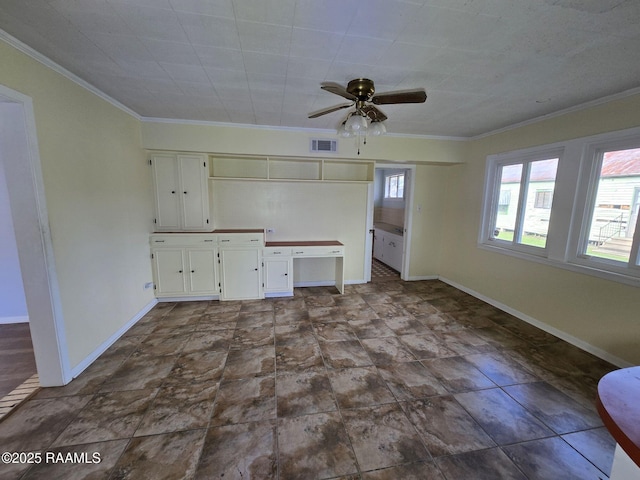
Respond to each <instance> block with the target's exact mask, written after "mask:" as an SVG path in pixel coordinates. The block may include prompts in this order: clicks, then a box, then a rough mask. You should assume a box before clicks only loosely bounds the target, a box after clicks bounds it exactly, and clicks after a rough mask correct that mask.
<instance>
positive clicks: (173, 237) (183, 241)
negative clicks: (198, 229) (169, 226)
mask: <svg viewBox="0 0 640 480" xmlns="http://www.w3.org/2000/svg"><path fill="white" fill-rule="evenodd" d="M149 243H150V244H151V246H152V247H156V248H160V247H190V246H201V247H206V246H211V247H214V246H216V245H217V243H218V239H217V236H216V235H214V234H211V233H192V234H188V235H185V234H180V233H176V234H162V235H151V237H150V240H149Z"/></svg>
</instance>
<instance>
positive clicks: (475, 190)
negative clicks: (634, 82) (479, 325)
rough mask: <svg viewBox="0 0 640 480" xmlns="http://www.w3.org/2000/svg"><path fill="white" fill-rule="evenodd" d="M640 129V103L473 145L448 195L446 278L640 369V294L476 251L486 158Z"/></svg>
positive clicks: (454, 172)
mask: <svg viewBox="0 0 640 480" xmlns="http://www.w3.org/2000/svg"><path fill="white" fill-rule="evenodd" d="M638 125H640V95H637V96H634V97H628V98H625V99H624V100H620V101H615V102H609V103H607V104H603V105H599V106H597V107H593V108H590V109H587V110H581V111H577V112H573V113H569V114H566V115H563V116H558V117H555V118H551V119H548V120H545V121H541V122H537V123H535V124H532V125H529V126H524V127H521V128H518V129H514V130H510V131H507V132H504V133H501V134H496V135H491V136H488V137H485V138H481V139H477V140H474V141H471V142H469V151H468V154H467V156H466V163H464V164H461V165H457V166H452V167H449V168H448V171H449V172H450V174H449V176H448V178H447V179H446V184H445V187H444V188H443V191H442V193H443V197H442V205H443V207H444V208H445V211H444V213H443V222H444V223H443V227H444V228H443V241H442V255H441V264H440V265H441V266H440V272H441V275H442V276H443V277H445V278H447V279H449V280H451V281H453V282H455V283H457V284H459V285H462V286H464V287H465V288H468V289H469V290H471V291H474V292H477V293H479V294H481V295H484V296H486V297H488V298H490V299H492V300H494V301H496V302H499V303H500V304H502V305H505V306H507V307H509V308H511V309H513V310H514V311H516V312H519V313H521V314H523V315H524V316H526V317H528V318H531V319H534V320H536V321H539V322H542V323H543V324H545V325H547V326H548V327H550V328H552V329H555V330H557V331H559V332H563V334H566V335H567V336H568V337H569V338H572V339H575V340H576V341H577V343H580V344H581V345H582V346H586V347H588V348H590V349H591V350H592V351H593V352H595V353H598V354H599V355H604V356H607V357H608V358H609V359H610V360H615V361H616V362H617V363H618V364H620V363H621V362H622V363H625V362H626V363H629V364H636V365H637V364H640V348H638V346H639V345H640V291H639V289H638V287H633V286H630V285H624V284H621V283H617V282H614V281H610V280H604V279H601V278H597V277H593V276H590V275H586V274H582V273H574V272H571V271H568V270H563V269H561V268H557V267H552V266H548V265H542V264H539V263H535V262H531V261H526V260H522V259H518V258H515V257H510V256H507V255H502V254H498V253H494V252H489V251H487V250H483V249H480V248H478V246H477V238H478V229H479V225H480V219H481V207H482V195H483V184H484V174H485V163H486V157H487V155H490V154H495V153H500V152H507V151H511V150H517V149H521V148H526V147H531V146H535V145H546V144H550V143H553V142H557V141H562V140H568V139H572V138H578V137H583V136H588V135H594V134H597V133H604V132H609V131H616V130H623V129H626V128H631V127H635V126H638Z"/></svg>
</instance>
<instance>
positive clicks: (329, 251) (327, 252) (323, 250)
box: [291, 245, 344, 257]
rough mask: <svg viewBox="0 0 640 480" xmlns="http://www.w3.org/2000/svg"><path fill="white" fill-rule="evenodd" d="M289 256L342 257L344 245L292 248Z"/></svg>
mask: <svg viewBox="0 0 640 480" xmlns="http://www.w3.org/2000/svg"><path fill="white" fill-rule="evenodd" d="M291 255H292V256H294V257H343V256H344V245H339V246H338V245H337V246H330V247H324V246H318V247H293V248H292V249H291Z"/></svg>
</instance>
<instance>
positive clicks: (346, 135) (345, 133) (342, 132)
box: [338, 122, 355, 138]
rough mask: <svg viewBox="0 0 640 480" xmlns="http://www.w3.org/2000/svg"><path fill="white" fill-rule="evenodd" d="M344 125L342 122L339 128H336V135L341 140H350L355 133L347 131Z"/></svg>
mask: <svg viewBox="0 0 640 480" xmlns="http://www.w3.org/2000/svg"><path fill="white" fill-rule="evenodd" d="M345 123H346V122H342V124H340V127H338V135H339V136H341V137H342V138H351V137H353V136H355V133H353V132H351V131H349V130H347V128H346V126H345Z"/></svg>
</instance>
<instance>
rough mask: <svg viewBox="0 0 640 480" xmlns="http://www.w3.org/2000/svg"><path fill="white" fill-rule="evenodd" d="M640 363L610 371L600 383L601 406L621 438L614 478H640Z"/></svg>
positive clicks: (613, 433)
mask: <svg viewBox="0 0 640 480" xmlns="http://www.w3.org/2000/svg"><path fill="white" fill-rule="evenodd" d="M639 401H640V367H632V368H623V369H620V370H615V371H613V372H611V373H608V374H607V375H605V376H604V377H602V378H601V379H600V382H599V383H598V398H597V408H598V413H599V414H600V417H601V418H602V422H603V423H604V426H605V427H607V430H609V433H611V436H612V437H613V438H614V440H615V441H616V442H617V445H616V451H615V454H614V460H613V467H612V469H611V475H610V478H611V480H638V479H640V403H639Z"/></svg>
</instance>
